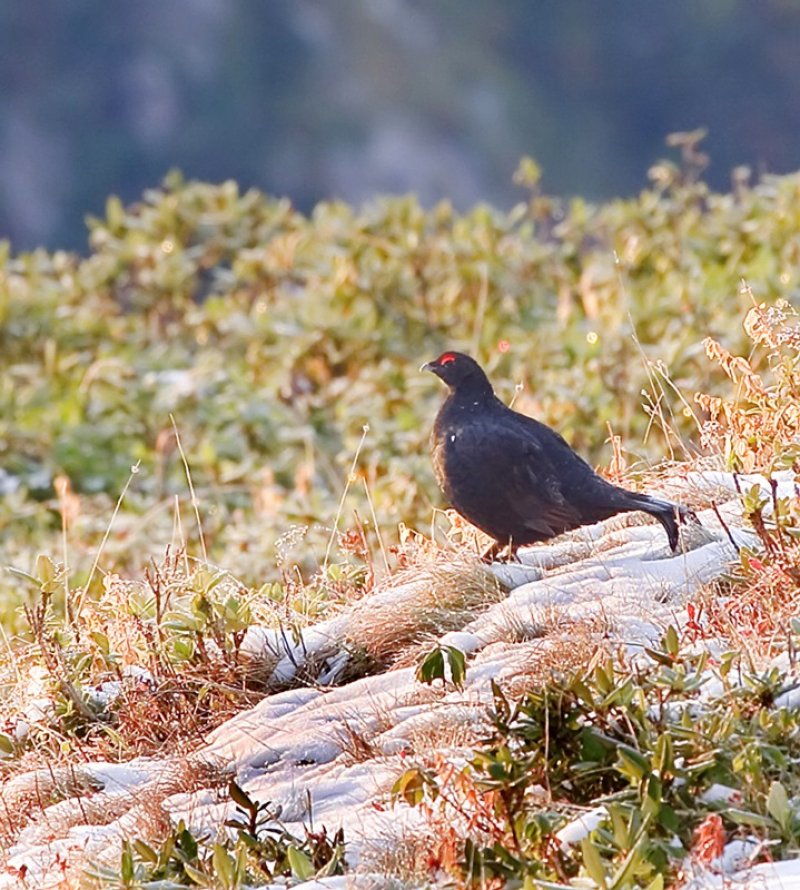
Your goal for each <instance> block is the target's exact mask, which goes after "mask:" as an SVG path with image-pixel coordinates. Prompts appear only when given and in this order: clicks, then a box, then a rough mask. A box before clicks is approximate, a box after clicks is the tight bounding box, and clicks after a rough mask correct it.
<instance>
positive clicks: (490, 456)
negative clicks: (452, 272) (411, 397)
mask: <svg viewBox="0 0 800 890" xmlns="http://www.w3.org/2000/svg"><path fill="white" fill-rule="evenodd" d="M423 368H424V369H425V370H427V371H432V372H433V373H434V374H436V376H437V377H439V378H441V379H442V380H443V381H444V382H445V383H446V384H447V386H448V387H449V388H450V392H449V394H448V396H447V398H446V399H445V401H444V403H443V404H442V407H441V408H440V410H439V413H438V415H437V416H436V421H435V423H434V426H433V433H432V435H431V453H432V458H433V467H434V471H435V473H436V479H437V481H438V483H439V487H440V488H441V489H442V492H443V493H444V495H445V497H446V498H447V500H448V501H449V502H450V504H451V506H452V507H453V508H454V509H455V510H456V511H457V512H458V513H460V514H461V515H462V516H463V517H464V518H465V519H467V520H468V521H469V522H471V523H472V524H473V525H476V526H477V527H478V528H479V529H481V530H482V531H484V532H486V534H488V535H490V536H491V537H492V538H494V539H495V541H496V544H495V545H494V546H493V547H492V548H491V549H490V551H488V552H487V556H494V555H496V554H497V553H499V552H500V551H501V550H502V549H503V548H506V547H508V548H509V550H510V555H513V554H514V553H516V549H517V548H518V547H521V546H523V545H525V544H532V543H535V542H536V541H545V540H547V539H548V538H553V537H555V536H556V535H560V534H562V533H563V532H566V531H569V530H570V529H573V528H577V527H578V526H581V525H590V524H592V523H594V522H600V521H601V520H603V519H608V517H609V516H614V515H615V514H617V513H622V512H627V511H633V510H642V511H644V512H645V513H649V514H650V515H651V516H654V517H655V518H656V519H657V520H658V521H659V522H660V523H661V524H662V525H663V526H664V530H665V531H666V533H667V537H668V539H669V544H670V547H671V548H672V549H673V550H675V549H676V548H677V546H678V522H677V521H676V519H680V520H681V521H683V519H684V518H685V517H686V516H687V515H690V512H689V511H688V510H687V509H686V508H685V507H682V506H680V505H678V504H673V503H670V502H669V501H665V500H660V499H658V498H654V497H650V496H649V495H646V494H638V493H636V492H633V491H627V490H626V489H624V488H620V487H619V486H617V485H612V484H611V483H610V482H607V481H606V480H605V479H603V478H601V477H600V476H598V475H597V473H595V471H594V470H593V469H592V468H591V467H590V466H589V464H587V463H586V461H584V460H583V459H582V458H580V457H579V456H578V455H577V454H576V453H575V452H574V451H573V450H572V449H571V448H570V447H569V445H568V444H567V443H566V441H565V440H564V439H563V438H562V437H561V436H560V435H559V434H558V433H556V432H555V431H554V430H551V429H550V428H549V427H547V426H545V425H544V424H543V423H539V421H538V420H534V419H533V418H532V417H526V416H525V415H524V414H519V413H518V412H517V411H512V410H511V409H510V408H508V407H507V406H506V405H504V404H503V402H501V401H500V400H499V399H498V398H497V397H496V396H495V394H494V391H493V389H492V385H491V383H490V382H489V380H488V378H487V377H486V374H485V373H484V372H483V369H482V368H481V367H480V365H479V364H478V363H477V362H476V361H474V359H472V358H470V357H469V356H468V355H464V354H463V353H460V352H445V353H443V354H442V355H440V356H439V358H438V359H436V360H435V361H432V362H428V364H426V365H424V366H423Z"/></svg>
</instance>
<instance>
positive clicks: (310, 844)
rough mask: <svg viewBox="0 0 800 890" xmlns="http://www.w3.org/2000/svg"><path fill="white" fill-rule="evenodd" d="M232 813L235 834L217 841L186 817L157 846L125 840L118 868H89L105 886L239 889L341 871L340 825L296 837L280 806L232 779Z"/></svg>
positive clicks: (140, 889) (132, 889)
mask: <svg viewBox="0 0 800 890" xmlns="http://www.w3.org/2000/svg"><path fill="white" fill-rule="evenodd" d="M228 792H229V794H230V798H231V800H232V801H233V803H235V804H236V810H235V813H234V815H233V816H232V817H231V818H230V819H229V820H227V821H226V822H225V827H227V828H230V829H233V830H234V831H235V835H230V834H228V835H225V839H224V840H222V841H220V842H217V843H213V842H211V841H210V840H209V839H208V838H207V837H200V838H198V837H195V836H194V835H193V834H192V833H191V832H190V831H189V829H188V828H187V827H186V825H185V824H184V822H183V821H180V822H179V823H178V825H177V826H176V827H175V828H174V829H173V830H172V831H171V832H170V833H169V834H168V835H167V837H166V838H165V839H164V840H163V841H162V842H161V843H160V846H159V847H158V849H155V848H153V847H151V846H150V845H149V844H147V843H145V842H144V841H142V840H135V841H133V842H132V843H131V842H128V841H125V842H124V843H123V846H122V852H121V854H120V863H119V868H118V869H114V868H98V869H95V870H93V871H92V872H91V877H93V878H94V879H95V880H96V881H97V882H98V883H99V884H100V885H101V886H103V887H109V888H120V890H123V888H124V890H145V888H147V887H160V888H167V887H207V888H221V890H235V888H239V887H245V886H247V887H252V886H265V885H267V884H271V883H272V882H273V881H275V880H276V879H280V878H284V879H286V878H290V879H294V880H295V881H296V882H302V881H308V880H311V879H312V878H323V877H326V876H328V875H338V874H343V873H344V869H345V863H344V834H343V832H342V830H341V829H339V830H338V831H337V832H336V833H335V834H334V835H333V837H330V838H329V837H328V835H327V832H326V830H325V828H322V829H320V830H319V831H316V832H315V831H314V830H313V829H311V828H306V830H305V837H304V838H302V839H301V838H297V837H295V836H294V835H293V834H292V833H291V832H290V831H288V829H287V828H286V827H285V826H284V825H283V823H282V822H281V821H280V807H273V806H272V804H270V803H261V804H260V803H258V802H256V801H254V800H253V799H252V798H251V797H250V796H249V795H248V794H247V793H246V792H245V791H244V790H243V789H242V788H241V787H240V786H239V785H237V784H236V783H235V782H231V783H230V785H229V788H228Z"/></svg>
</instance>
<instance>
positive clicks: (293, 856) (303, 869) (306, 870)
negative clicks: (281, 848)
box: [286, 844, 316, 881]
mask: <svg viewBox="0 0 800 890" xmlns="http://www.w3.org/2000/svg"><path fill="white" fill-rule="evenodd" d="M286 858H287V859H288V860H289V866H290V867H291V869H292V873H293V874H294V876H295V877H297V878H300V880H301V881H308V880H310V879H311V878H313V877H314V875H315V874H316V871H315V869H314V866H313V864H312V862H311V860H310V859H309V858H308V856H306V854H305V853H303V851H302V850H299V849H298V848H297V847H295V846H294V844H290V845H289V846H288V847H287V849H286Z"/></svg>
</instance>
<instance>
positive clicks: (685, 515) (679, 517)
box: [628, 492, 697, 551]
mask: <svg viewBox="0 0 800 890" xmlns="http://www.w3.org/2000/svg"><path fill="white" fill-rule="evenodd" d="M629 495H630V498H629V499H628V504H629V506H628V509H629V510H642V511H644V512H645V513H649V514H650V515H651V516H653V517H654V518H655V519H657V520H658V521H659V522H660V523H661V524H662V525H663V526H664V531H665V532H666V533H667V538H668V539H669V546H670V547H671V548H672V550H673V551H675V550H677V549H678V523H683V522H686V520H687V519H692V518H693V519H695V521H696V520H697V517H696V516H695V515H694V513H693V512H692V511H691V510H690V509H689V508H688V507H684V506H683V505H682V504H673V503H672V502H671V501H662V500H661V499H660V498H654V497H651V496H650V495H649V494H640V493H638V492H629Z"/></svg>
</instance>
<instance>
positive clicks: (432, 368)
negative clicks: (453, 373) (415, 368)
mask: <svg viewBox="0 0 800 890" xmlns="http://www.w3.org/2000/svg"><path fill="white" fill-rule="evenodd" d="M435 368H436V365H435V364H434V362H425V364H424V365H420V366H419V369H420V371H433V373H434V374H435V373H436V371H435Z"/></svg>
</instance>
